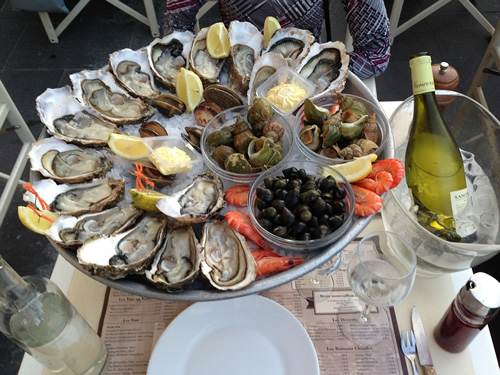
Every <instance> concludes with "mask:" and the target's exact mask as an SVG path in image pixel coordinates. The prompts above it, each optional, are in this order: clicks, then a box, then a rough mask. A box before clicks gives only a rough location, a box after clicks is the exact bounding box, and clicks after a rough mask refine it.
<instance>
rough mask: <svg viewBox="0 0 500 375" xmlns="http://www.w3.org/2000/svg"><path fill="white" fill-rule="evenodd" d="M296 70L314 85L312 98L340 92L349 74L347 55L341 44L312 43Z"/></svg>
mask: <svg viewBox="0 0 500 375" xmlns="http://www.w3.org/2000/svg"><path fill="white" fill-rule="evenodd" d="M296 70H297V72H298V73H299V74H300V75H301V76H302V77H304V78H306V79H308V80H309V81H310V82H313V83H315V84H316V91H315V93H314V96H319V95H321V94H322V93H324V92H325V91H330V92H341V91H342V90H343V89H344V86H345V82H346V79H347V75H348V73H349V55H348V54H347V52H346V48H345V45H344V43H342V42H327V43H322V44H319V43H314V44H313V45H312V46H311V49H310V50H309V53H308V54H307V56H306V57H305V58H304V59H303V60H302V62H301V63H300V64H299V65H298V66H297V69H296Z"/></svg>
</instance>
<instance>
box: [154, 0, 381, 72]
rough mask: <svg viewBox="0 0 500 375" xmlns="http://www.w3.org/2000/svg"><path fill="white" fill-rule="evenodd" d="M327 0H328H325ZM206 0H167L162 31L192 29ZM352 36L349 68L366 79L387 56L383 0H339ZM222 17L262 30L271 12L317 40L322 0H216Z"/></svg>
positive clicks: (283, 22)
mask: <svg viewBox="0 0 500 375" xmlns="http://www.w3.org/2000/svg"><path fill="white" fill-rule="evenodd" d="M325 1H328V0H325ZM204 3H205V0H167V6H166V12H165V18H164V24H163V35H167V34H169V33H171V32H172V31H174V30H191V31H192V30H193V29H194V25H195V22H196V14H197V13H198V10H199V9H200V8H201V6H202V5H203V4H204ZM342 3H343V5H344V9H345V10H346V21H347V23H348V24H349V30H350V32H351V35H352V37H353V49H354V50H353V52H350V53H349V54H350V57H351V58H350V63H349V69H350V70H351V71H352V72H354V74H356V75H357V76H358V77H359V78H362V79H365V78H368V77H371V76H373V75H375V76H376V75H379V74H381V73H383V72H384V71H385V69H386V68H387V65H388V63H389V58H390V38H389V19H388V18H387V12H386V9H385V5H384V2H383V0H342ZM219 10H220V14H221V17H222V21H223V22H224V23H225V24H226V26H229V23H230V22H231V21H233V20H239V21H248V22H251V23H253V24H254V25H255V26H257V28H259V29H260V30H261V31H262V29H263V28H264V20H265V19H266V17H267V16H269V15H272V16H274V17H276V18H277V19H278V21H279V22H280V25H281V26H282V27H290V26H295V27H298V28H300V29H307V30H310V31H311V32H312V33H313V34H314V36H315V38H316V41H318V42H319V41H320V38H321V28H322V26H323V20H324V18H323V0H300V1H298V0H219Z"/></svg>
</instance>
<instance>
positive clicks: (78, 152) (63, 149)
mask: <svg viewBox="0 0 500 375" xmlns="http://www.w3.org/2000/svg"><path fill="white" fill-rule="evenodd" d="M28 157H29V158H30V162H31V170H32V171H37V172H40V173H41V174H42V175H43V176H44V177H48V178H51V179H53V180H54V181H56V182H58V183H60V184H61V183H66V184H73V183H77V182H84V181H89V180H92V179H93V178H100V177H103V176H104V175H105V174H106V173H107V172H108V171H109V170H110V169H111V167H112V165H111V162H110V161H109V160H108V158H107V157H106V155H105V154H104V152H101V151H98V150H95V149H89V148H85V149H84V148H80V147H78V146H75V145H72V144H68V143H66V142H64V141H61V140H59V139H57V138H54V137H50V138H44V139H42V140H40V141H37V142H35V143H33V145H32V147H31V150H30V152H29V153H28Z"/></svg>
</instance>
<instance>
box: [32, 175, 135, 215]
mask: <svg viewBox="0 0 500 375" xmlns="http://www.w3.org/2000/svg"><path fill="white" fill-rule="evenodd" d="M33 188H34V189H35V191H36V192H37V193H38V195H39V196H40V197H41V198H42V199H43V200H44V201H45V202H46V203H47V204H48V205H49V206H50V211H52V212H55V213H58V214H61V215H73V216H78V215H83V214H86V213H91V212H99V211H101V210H102V209H104V208H108V207H112V206H114V205H115V204H116V203H117V202H118V201H120V200H121V199H122V198H123V191H124V189H125V181H124V180H114V179H111V178H108V179H99V180H94V181H92V182H88V183H85V184H73V185H66V184H61V185H57V184H56V183H55V182H54V181H52V180H49V179H47V180H40V181H37V182H34V183H33ZM23 199H24V200H25V201H27V202H31V203H32V204H34V205H36V206H37V208H38V209H39V210H43V209H44V208H43V207H42V205H41V204H40V200H39V199H37V197H35V195H34V194H32V193H30V192H26V193H25V194H24V196H23Z"/></svg>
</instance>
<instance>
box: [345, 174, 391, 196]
mask: <svg viewBox="0 0 500 375" xmlns="http://www.w3.org/2000/svg"><path fill="white" fill-rule="evenodd" d="M370 175H371V176H372V177H368V176H367V177H365V178H363V179H362V180H359V181H356V182H355V183H354V185H357V186H360V187H362V188H365V189H368V190H370V191H373V192H374V193H377V194H383V193H385V192H386V191H387V190H389V189H391V188H392V184H393V181H394V180H393V178H392V175H391V174H390V173H389V172H386V171H379V172H376V173H374V174H370Z"/></svg>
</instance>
